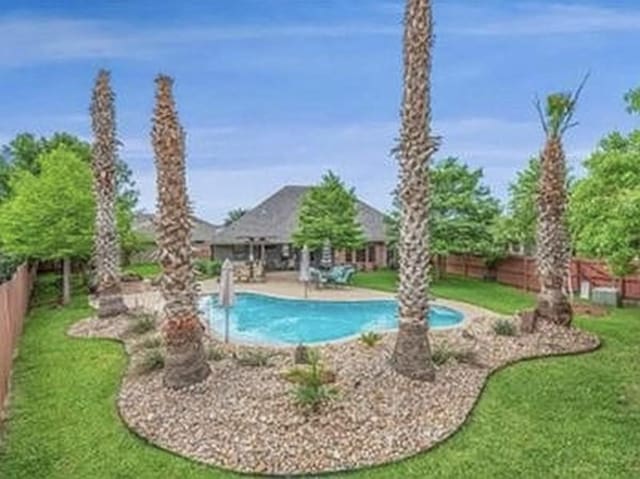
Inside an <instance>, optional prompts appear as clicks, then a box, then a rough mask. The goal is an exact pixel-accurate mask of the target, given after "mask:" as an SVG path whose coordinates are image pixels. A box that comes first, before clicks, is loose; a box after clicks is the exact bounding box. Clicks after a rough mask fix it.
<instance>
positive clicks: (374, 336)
mask: <svg viewBox="0 0 640 479" xmlns="http://www.w3.org/2000/svg"><path fill="white" fill-rule="evenodd" d="M381 339H382V336H381V335H380V334H378V333H376V332H375V331H369V332H368V333H362V334H361V335H360V341H361V342H362V343H363V344H366V345H367V346H369V347H370V348H372V347H374V346H375V345H376V344H378V342H380V340H381Z"/></svg>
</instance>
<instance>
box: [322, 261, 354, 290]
mask: <svg viewBox="0 0 640 479" xmlns="http://www.w3.org/2000/svg"><path fill="white" fill-rule="evenodd" d="M354 273H355V269H354V268H353V267H352V266H334V267H333V268H331V271H330V272H329V274H328V275H327V283H328V284H331V285H335V286H347V285H349V284H350V283H351V278H352V277H353V275H354Z"/></svg>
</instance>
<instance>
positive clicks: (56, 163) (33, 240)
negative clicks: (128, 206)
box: [0, 145, 95, 304]
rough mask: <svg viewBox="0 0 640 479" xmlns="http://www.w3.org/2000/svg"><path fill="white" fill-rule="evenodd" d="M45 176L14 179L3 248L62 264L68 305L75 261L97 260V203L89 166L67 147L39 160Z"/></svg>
mask: <svg viewBox="0 0 640 479" xmlns="http://www.w3.org/2000/svg"><path fill="white" fill-rule="evenodd" d="M38 164H39V169H40V172H39V174H37V175H35V174H33V173H31V172H30V171H28V170H20V171H19V172H18V173H16V174H14V175H12V177H11V182H10V186H11V191H12V194H11V196H10V197H9V198H8V199H7V200H5V201H4V202H3V203H2V204H0V244H2V250H3V252H4V253H6V254H10V255H14V256H17V257H22V258H26V259H38V260H61V261H62V263H63V281H62V302H63V304H67V303H68V302H69V301H70V299H71V282H70V280H71V260H72V259H73V260H87V259H88V258H89V256H90V255H91V249H92V237H93V226H94V219H95V202H94V199H93V195H92V194H91V170H90V168H89V165H88V164H87V163H86V162H85V161H83V160H82V159H81V158H80V157H79V156H78V155H77V154H76V153H74V152H73V151H72V150H70V149H69V148H68V147H67V146H64V145H61V146H59V147H58V148H56V149H54V150H52V151H51V152H49V153H43V154H42V155H41V156H40V157H39V158H38Z"/></svg>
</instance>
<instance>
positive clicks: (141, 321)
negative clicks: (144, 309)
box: [129, 315, 156, 334]
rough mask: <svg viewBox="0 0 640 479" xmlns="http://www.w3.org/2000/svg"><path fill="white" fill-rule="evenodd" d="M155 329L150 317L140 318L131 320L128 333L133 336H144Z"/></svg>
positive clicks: (153, 321)
mask: <svg viewBox="0 0 640 479" xmlns="http://www.w3.org/2000/svg"><path fill="white" fill-rule="evenodd" d="M154 329H156V322H155V320H154V319H153V317H151V316H147V315H144V316H140V317H137V318H136V319H134V320H133V323H131V326H129V332H130V333H133V334H144V333H148V332H149V331H153V330H154Z"/></svg>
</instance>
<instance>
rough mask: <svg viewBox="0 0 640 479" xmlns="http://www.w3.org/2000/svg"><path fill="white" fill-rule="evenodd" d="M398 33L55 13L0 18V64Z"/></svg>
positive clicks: (361, 27)
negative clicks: (140, 22) (141, 22)
mask: <svg viewBox="0 0 640 479" xmlns="http://www.w3.org/2000/svg"><path fill="white" fill-rule="evenodd" d="M360 35H399V30H398V29H397V27H393V26H392V27H389V26H385V25H378V24H367V23H359V24H330V25H314V24H289V25H287V24H284V25H263V26H260V25H253V26H252V25H247V26H233V25H231V26H220V25H182V26H171V27H166V26H157V27H154V28H144V27H140V26H137V25H136V26H134V25H132V24H126V23H118V22H109V21H101V20H96V19H74V18H58V17H42V16H40V17H34V16H20V17H16V16H5V17H0V38H4V39H5V40H8V39H10V41H4V42H3V43H2V44H1V45H0V66H21V65H28V64H34V63H44V62H55V61H63V60H82V59H97V58H133V59H145V58H152V57H154V56H156V55H160V54H166V53H167V52H168V51H171V50H174V49H180V48H184V47H188V46H193V45H199V46H202V44H206V43H208V42H214V41H235V40H251V39H266V38H340V37H347V36H360Z"/></svg>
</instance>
